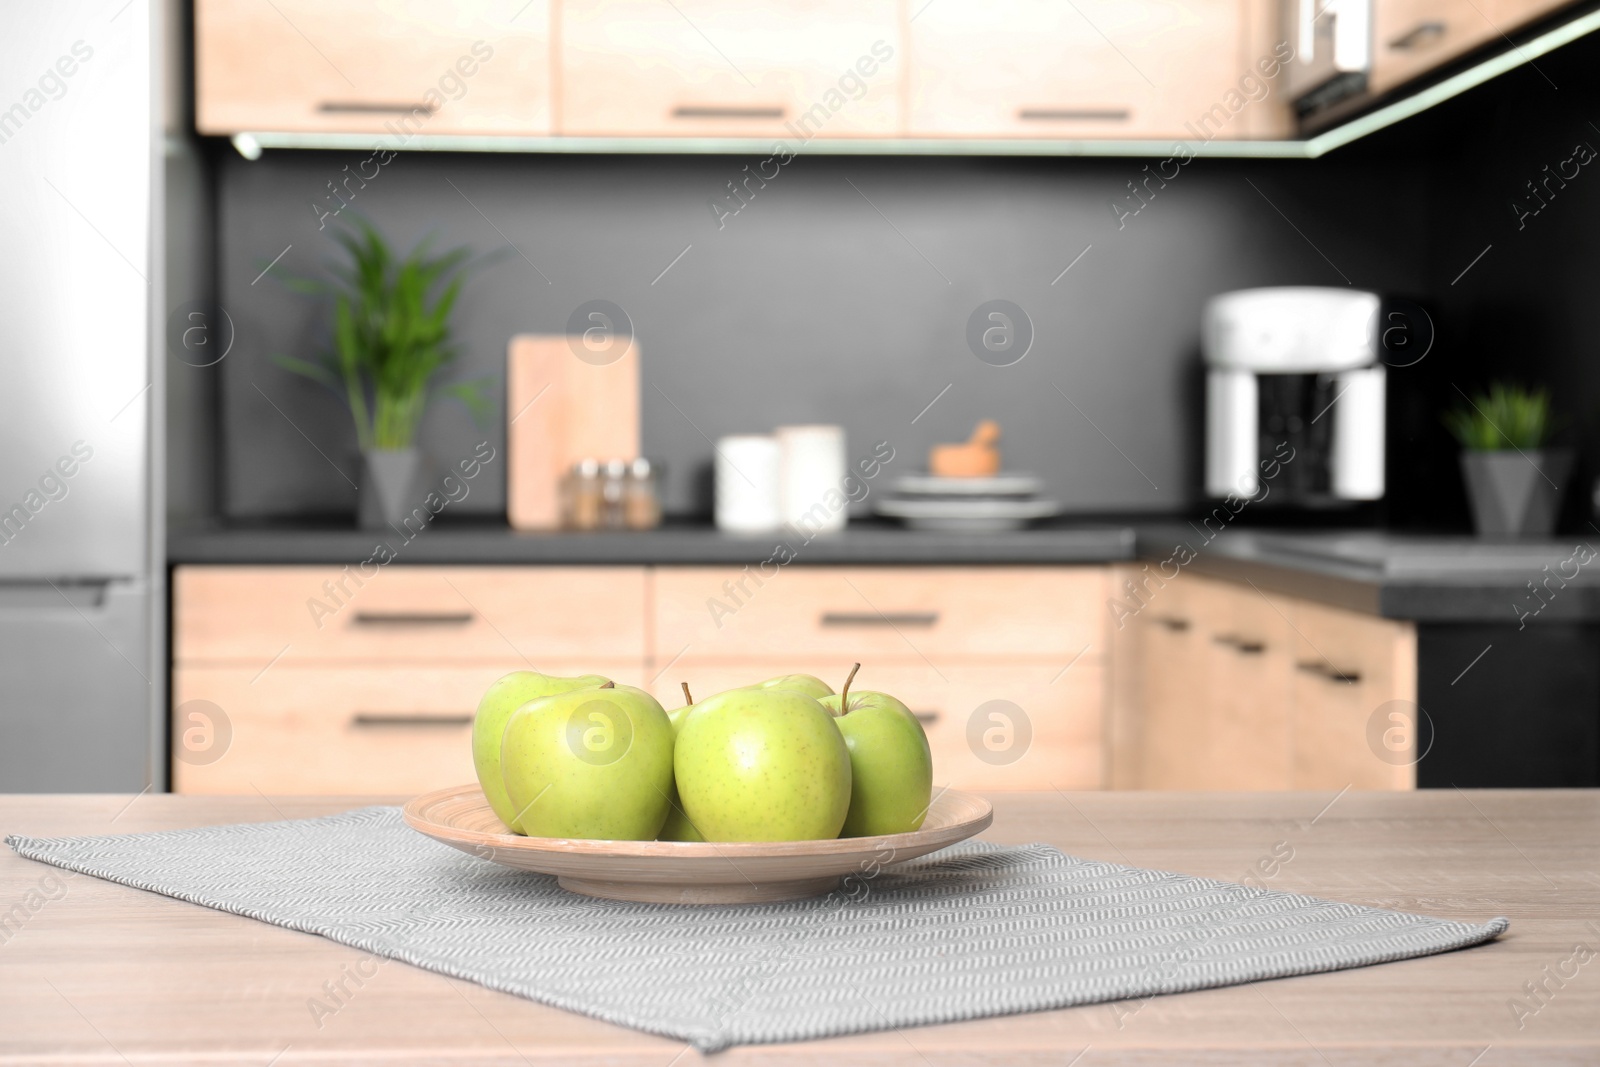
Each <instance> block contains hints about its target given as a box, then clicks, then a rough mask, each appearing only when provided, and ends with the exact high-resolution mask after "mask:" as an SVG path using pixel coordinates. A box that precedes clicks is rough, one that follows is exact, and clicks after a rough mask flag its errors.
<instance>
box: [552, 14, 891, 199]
mask: <svg viewBox="0 0 1600 1067" xmlns="http://www.w3.org/2000/svg"><path fill="white" fill-rule="evenodd" d="M559 2H560V5H561V6H560V25H561V118H560V131H561V132H562V133H564V134H569V135H576V136H587V137H594V136H613V137H675V136H703V137H705V136H709V137H777V138H781V139H783V140H785V141H789V142H791V143H798V142H799V141H805V140H808V139H810V138H811V137H813V136H820V137H859V136H867V135H871V136H879V137H890V136H894V135H895V134H897V133H899V132H900V93H899V84H900V77H901V67H902V60H901V52H902V49H901V47H900V20H899V4H898V2H897V0H768V2H765V3H760V4H751V3H747V2H739V0H675V2H673V3H670V4H668V3H662V2H661V0H559ZM769 177H770V175H769ZM753 191H754V190H752V192H753Z"/></svg>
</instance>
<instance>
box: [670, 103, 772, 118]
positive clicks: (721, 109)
mask: <svg viewBox="0 0 1600 1067" xmlns="http://www.w3.org/2000/svg"><path fill="white" fill-rule="evenodd" d="M787 110H788V109H787V108H782V107H770V106H769V107H738V106H735V105H715V106H704V107H701V106H695V105H684V106H682V107H675V108H673V109H672V117H673V118H675V119H781V118H783V116H784V115H785V114H786V113H787Z"/></svg>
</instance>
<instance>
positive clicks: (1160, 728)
mask: <svg viewBox="0 0 1600 1067" xmlns="http://www.w3.org/2000/svg"><path fill="white" fill-rule="evenodd" d="M1208 589H1209V586H1208V584H1207V583H1206V582H1205V581H1204V579H1200V578H1195V577H1193V576H1191V575H1180V576H1179V577H1178V578H1176V579H1174V580H1172V581H1169V582H1167V583H1166V585H1165V586H1163V587H1161V588H1159V589H1154V590H1151V591H1150V592H1148V593H1147V594H1146V603H1145V605H1144V606H1143V607H1142V608H1141V609H1140V610H1139V613H1138V614H1137V615H1135V616H1133V618H1132V620H1131V621H1130V622H1129V623H1128V625H1130V626H1136V627H1138V631H1139V633H1138V641H1139V659H1140V671H1139V673H1140V682H1141V684H1140V687H1139V689H1140V695H1139V700H1140V704H1141V706H1142V709H1143V714H1142V715H1141V716H1140V724H1139V737H1140V740H1139V747H1140V755H1141V761H1140V762H1141V764H1142V766H1141V770H1140V774H1139V784H1140V786H1141V787H1142V788H1144V789H1204V788H1208V784H1207V783H1208V780H1209V772H1208V770H1207V767H1206V760H1207V752H1208V746H1209V740H1208V738H1209V736H1210V718H1211V709H1210V695H1211V694H1210V689H1209V686H1208V685H1207V684H1206V681H1207V676H1208V674H1209V664H1210V659H1211V641H1210V636H1209V632H1208V629H1207V626H1206V621H1205V615H1206V612H1205V609H1206V605H1207V603H1208V600H1209V598H1208V597H1207V596H1206V592H1207V591H1208Z"/></svg>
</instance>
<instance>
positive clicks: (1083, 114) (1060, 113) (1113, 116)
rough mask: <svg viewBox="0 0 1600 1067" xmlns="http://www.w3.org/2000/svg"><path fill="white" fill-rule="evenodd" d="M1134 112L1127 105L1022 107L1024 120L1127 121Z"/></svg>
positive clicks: (1019, 109)
mask: <svg viewBox="0 0 1600 1067" xmlns="http://www.w3.org/2000/svg"><path fill="white" fill-rule="evenodd" d="M1132 117H1133V113H1132V112H1131V111H1129V110H1128V109H1127V108H1125V107H1098V108H1097V107H1020V108H1018V109H1017V118H1019V119H1021V120H1022V121H1023V122H1127V121H1128V120H1129V119H1130V118H1132Z"/></svg>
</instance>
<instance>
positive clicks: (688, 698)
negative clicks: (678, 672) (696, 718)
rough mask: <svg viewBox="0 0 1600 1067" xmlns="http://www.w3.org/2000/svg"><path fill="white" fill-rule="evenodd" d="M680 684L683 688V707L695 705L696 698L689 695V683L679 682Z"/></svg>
mask: <svg viewBox="0 0 1600 1067" xmlns="http://www.w3.org/2000/svg"><path fill="white" fill-rule="evenodd" d="M678 684H679V685H681V686H683V706H684V707H688V706H689V705H690V704H693V703H694V697H692V696H690V695H689V683H688V682H679V683H678Z"/></svg>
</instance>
